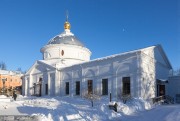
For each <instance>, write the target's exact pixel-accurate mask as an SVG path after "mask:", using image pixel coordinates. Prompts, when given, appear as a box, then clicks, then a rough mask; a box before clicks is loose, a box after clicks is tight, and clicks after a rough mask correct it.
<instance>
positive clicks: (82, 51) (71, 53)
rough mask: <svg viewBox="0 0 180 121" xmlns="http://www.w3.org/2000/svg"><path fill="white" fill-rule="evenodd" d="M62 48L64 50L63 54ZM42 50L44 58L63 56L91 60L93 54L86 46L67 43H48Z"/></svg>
mask: <svg viewBox="0 0 180 121" xmlns="http://www.w3.org/2000/svg"><path fill="white" fill-rule="evenodd" d="M62 50H63V51H64V54H63V55H62V53H61V52H62ZM41 52H42V54H43V57H44V60H48V59H56V58H62V59H75V60H83V61H89V60H90V56H91V52H90V51H89V49H87V48H85V47H81V46H76V45H65V44H56V45H46V46H45V47H43V48H42V49H41ZM45 54H48V55H45Z"/></svg>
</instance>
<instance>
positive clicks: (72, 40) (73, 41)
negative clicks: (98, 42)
mask: <svg viewBox="0 0 180 121" xmlns="http://www.w3.org/2000/svg"><path fill="white" fill-rule="evenodd" d="M50 44H68V45H77V46H82V47H84V44H83V43H81V42H80V41H79V39H78V38H76V37H75V36H74V35H66V36H62V34H60V35H57V36H55V37H54V38H52V39H51V40H50V41H49V42H48V45H50Z"/></svg>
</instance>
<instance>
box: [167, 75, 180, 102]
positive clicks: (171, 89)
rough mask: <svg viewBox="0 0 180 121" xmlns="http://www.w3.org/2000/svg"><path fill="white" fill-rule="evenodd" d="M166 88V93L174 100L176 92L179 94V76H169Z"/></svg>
mask: <svg viewBox="0 0 180 121" xmlns="http://www.w3.org/2000/svg"><path fill="white" fill-rule="evenodd" d="M167 90H168V91H167V94H168V95H169V96H171V97H173V98H174V99H175V100H176V94H180V76H171V77H169V79H168V88H167Z"/></svg>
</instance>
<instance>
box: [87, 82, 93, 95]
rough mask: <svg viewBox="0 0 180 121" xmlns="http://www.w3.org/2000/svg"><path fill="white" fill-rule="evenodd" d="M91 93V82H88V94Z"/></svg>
mask: <svg viewBox="0 0 180 121" xmlns="http://www.w3.org/2000/svg"><path fill="white" fill-rule="evenodd" d="M92 93H93V81H92V80H88V94H92Z"/></svg>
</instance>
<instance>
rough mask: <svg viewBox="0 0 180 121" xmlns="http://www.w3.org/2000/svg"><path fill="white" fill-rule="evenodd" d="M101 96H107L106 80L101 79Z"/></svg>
mask: <svg viewBox="0 0 180 121" xmlns="http://www.w3.org/2000/svg"><path fill="white" fill-rule="evenodd" d="M102 95H108V79H102Z"/></svg>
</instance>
